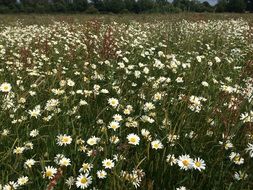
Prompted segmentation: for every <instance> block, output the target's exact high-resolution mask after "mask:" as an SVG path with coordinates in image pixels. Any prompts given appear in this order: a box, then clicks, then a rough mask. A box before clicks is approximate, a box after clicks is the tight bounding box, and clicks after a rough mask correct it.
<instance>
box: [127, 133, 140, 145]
mask: <svg viewBox="0 0 253 190" xmlns="http://www.w3.org/2000/svg"><path fill="white" fill-rule="evenodd" d="M127 140H128V143H129V144H132V145H139V142H140V137H139V136H138V135H136V134H134V133H131V134H129V135H127Z"/></svg>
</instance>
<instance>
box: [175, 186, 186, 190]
mask: <svg viewBox="0 0 253 190" xmlns="http://www.w3.org/2000/svg"><path fill="white" fill-rule="evenodd" d="M176 190H187V189H186V187H184V186H181V187H178V188H176Z"/></svg>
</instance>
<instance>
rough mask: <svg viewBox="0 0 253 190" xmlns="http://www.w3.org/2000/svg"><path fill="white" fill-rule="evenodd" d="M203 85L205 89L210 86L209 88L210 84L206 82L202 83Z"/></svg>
mask: <svg viewBox="0 0 253 190" xmlns="http://www.w3.org/2000/svg"><path fill="white" fill-rule="evenodd" d="M201 84H202V85H203V86H205V87H208V86H209V84H208V83H207V82H206V81H202V82H201Z"/></svg>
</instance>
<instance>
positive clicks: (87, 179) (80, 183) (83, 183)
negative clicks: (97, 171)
mask: <svg viewBox="0 0 253 190" xmlns="http://www.w3.org/2000/svg"><path fill="white" fill-rule="evenodd" d="M91 183H92V178H91V176H88V174H80V175H79V176H78V177H77V180H76V186H77V187H78V188H79V187H80V188H81V189H85V188H87V187H88V186H89V185H90V184H91Z"/></svg>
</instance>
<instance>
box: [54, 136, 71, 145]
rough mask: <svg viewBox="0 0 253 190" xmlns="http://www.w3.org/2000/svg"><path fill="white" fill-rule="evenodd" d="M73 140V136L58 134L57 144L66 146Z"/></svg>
mask: <svg viewBox="0 0 253 190" xmlns="http://www.w3.org/2000/svg"><path fill="white" fill-rule="evenodd" d="M71 142H72V138H71V136H68V135H66V134H64V135H58V136H57V144H58V145H60V146H63V145H64V146H66V145H68V144H70V143H71Z"/></svg>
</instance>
